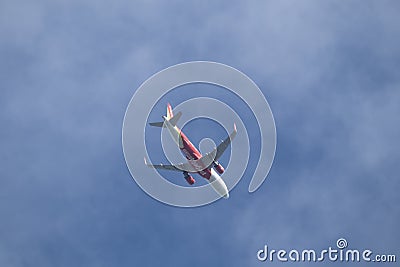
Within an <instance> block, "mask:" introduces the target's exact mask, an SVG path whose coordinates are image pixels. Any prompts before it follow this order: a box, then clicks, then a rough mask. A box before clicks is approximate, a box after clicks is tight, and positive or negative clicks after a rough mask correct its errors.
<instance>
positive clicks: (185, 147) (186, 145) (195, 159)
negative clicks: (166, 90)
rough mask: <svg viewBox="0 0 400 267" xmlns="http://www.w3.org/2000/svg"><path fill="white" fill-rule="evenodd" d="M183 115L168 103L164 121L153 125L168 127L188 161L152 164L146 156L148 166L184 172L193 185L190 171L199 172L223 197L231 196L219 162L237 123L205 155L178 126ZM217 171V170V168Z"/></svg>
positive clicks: (193, 180)
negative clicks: (174, 110)
mask: <svg viewBox="0 0 400 267" xmlns="http://www.w3.org/2000/svg"><path fill="white" fill-rule="evenodd" d="M181 116H182V112H178V113H177V114H176V115H175V116H174V114H173V113H172V107H171V105H170V104H169V103H168V105H167V114H166V116H162V118H163V120H164V121H162V122H151V123H149V124H150V125H151V126H155V127H164V128H167V129H168V131H169V133H170V134H171V136H172V138H173V139H174V141H175V143H176V144H177V145H178V146H179V148H180V150H181V152H182V154H183V155H184V156H185V157H186V159H187V160H188V161H187V162H186V163H181V164H176V165H165V164H159V165H152V164H148V163H147V160H146V158H144V162H145V164H146V165H147V166H148V167H151V168H155V169H162V170H170V171H177V172H182V173H183V177H184V178H185V180H186V181H187V183H188V184H190V185H193V184H194V183H195V182H196V181H195V179H194V178H193V176H192V175H190V173H197V174H199V175H200V176H202V177H203V178H205V179H206V180H207V181H208V182H209V183H210V184H211V186H212V187H213V189H214V190H215V191H216V192H217V193H218V194H219V195H220V196H222V197H224V198H226V199H227V198H229V190H228V188H227V186H226V184H225V182H224V181H223V180H222V178H221V176H220V175H219V174H223V173H224V171H225V169H224V167H222V165H221V164H220V163H219V162H218V159H219V158H220V157H221V156H222V154H223V153H224V152H225V150H226V149H227V148H228V146H229V144H230V143H231V141H232V140H233V138H235V136H236V133H237V129H236V124H234V125H233V128H234V130H233V132H232V133H231V134H230V135H229V136H228V137H227V138H226V139H225V140H223V141H222V142H221V144H219V145H218V146H217V147H216V148H215V149H214V150H213V151H211V152H209V153H207V154H205V155H204V156H203V155H202V154H201V153H200V152H199V150H197V148H196V147H195V146H194V145H193V144H192V143H191V142H190V141H189V139H188V138H187V136H186V135H185V134H184V133H183V132H182V131H181V129H179V128H178V127H177V126H176V123H177V121H178V120H179V118H180V117H181ZM214 169H215V170H216V171H215V170H214ZM217 172H218V173H219V174H218V173H217Z"/></svg>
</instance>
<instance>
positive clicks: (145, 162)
mask: <svg viewBox="0 0 400 267" xmlns="http://www.w3.org/2000/svg"><path fill="white" fill-rule="evenodd" d="M143 159H144V164H145V165H148V164H147V159H146V157H143Z"/></svg>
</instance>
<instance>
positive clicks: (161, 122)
mask: <svg viewBox="0 0 400 267" xmlns="http://www.w3.org/2000/svg"><path fill="white" fill-rule="evenodd" d="M149 124H150V125H151V126H155V127H164V128H165V127H166V126H164V122H163V121H160V122H150V123H149Z"/></svg>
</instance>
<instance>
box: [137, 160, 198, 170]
mask: <svg viewBox="0 0 400 267" xmlns="http://www.w3.org/2000/svg"><path fill="white" fill-rule="evenodd" d="M144 163H145V164H146V165H147V166H148V167H150V168H154V169H159V170H169V171H177V172H184V171H185V170H188V169H190V168H193V167H192V166H191V165H190V164H188V163H181V164H176V165H170V164H158V165H152V164H148V163H147V160H146V158H144Z"/></svg>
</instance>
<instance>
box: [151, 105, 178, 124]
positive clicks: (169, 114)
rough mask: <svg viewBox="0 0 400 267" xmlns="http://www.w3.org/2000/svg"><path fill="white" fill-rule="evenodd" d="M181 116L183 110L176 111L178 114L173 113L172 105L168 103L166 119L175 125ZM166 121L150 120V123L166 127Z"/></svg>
mask: <svg viewBox="0 0 400 267" xmlns="http://www.w3.org/2000/svg"><path fill="white" fill-rule="evenodd" d="M181 116H182V112H178V113H176V115H174V114H173V113H172V107H171V105H170V104H169V103H168V105H167V116H163V118H164V121H165V120H168V121H169V122H170V123H171V124H172V125H173V126H175V125H176V123H177V122H178V120H179V118H180V117H181ZM164 121H161V122H150V123H149V124H150V125H151V126H155V127H164V128H165V127H166V126H165V125H164Z"/></svg>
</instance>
